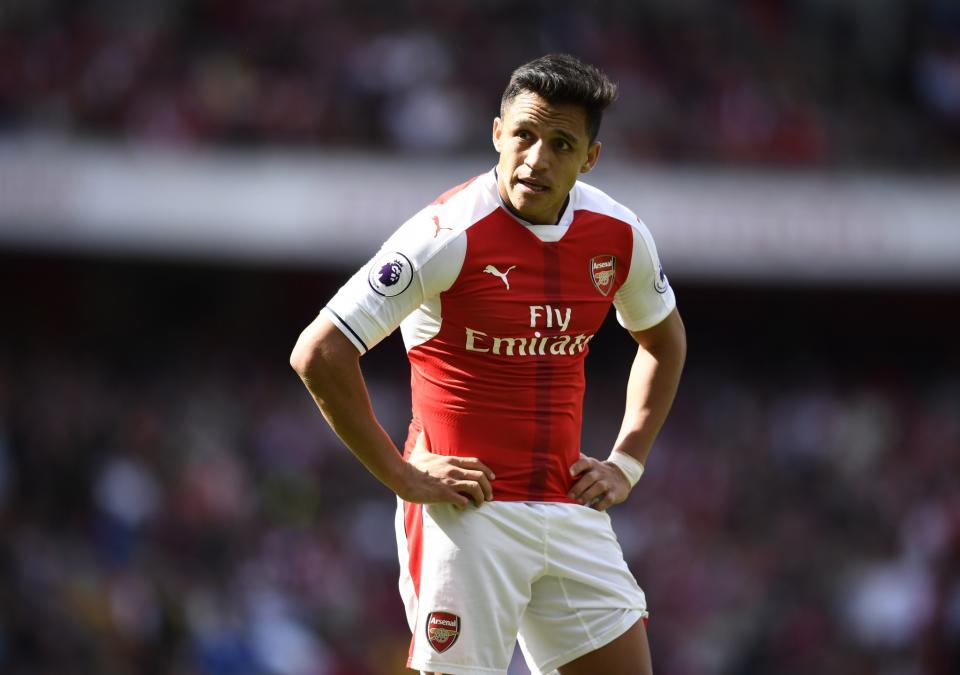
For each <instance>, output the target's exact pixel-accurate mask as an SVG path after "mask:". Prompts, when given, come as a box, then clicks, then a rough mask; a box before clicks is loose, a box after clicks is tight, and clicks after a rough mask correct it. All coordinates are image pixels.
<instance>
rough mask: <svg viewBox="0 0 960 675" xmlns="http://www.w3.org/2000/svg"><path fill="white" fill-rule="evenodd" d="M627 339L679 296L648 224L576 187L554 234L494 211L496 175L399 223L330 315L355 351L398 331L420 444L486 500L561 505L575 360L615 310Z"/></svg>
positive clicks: (576, 389)
mask: <svg viewBox="0 0 960 675" xmlns="http://www.w3.org/2000/svg"><path fill="white" fill-rule="evenodd" d="M611 304H615V305H616V307H617V311H618V319H619V320H620V322H621V324H623V325H624V326H625V327H626V328H628V329H630V330H642V329H644V328H648V327H650V326H653V325H655V324H657V323H659V322H660V321H661V320H663V319H664V318H665V317H666V316H667V315H668V314H669V313H670V311H671V310H672V309H673V307H674V305H675V300H674V297H673V293H672V291H671V289H670V288H669V285H668V284H667V282H666V277H665V276H664V275H663V272H662V269H661V268H660V265H659V262H658V260H657V255H656V249H655V247H654V245H653V241H652V239H651V238H650V235H649V232H648V231H647V230H646V227H645V226H644V225H643V224H642V223H641V222H640V221H639V220H638V219H637V218H636V216H635V215H633V213H632V212H630V211H629V210H627V209H625V208H624V207H622V206H620V205H619V204H617V203H616V202H614V201H613V200H611V199H610V198H609V197H607V196H606V195H604V194H603V193H602V192H600V191H598V190H596V189H594V188H591V187H590V186H587V185H584V184H582V183H577V185H576V186H575V188H574V190H572V191H571V195H570V201H569V203H568V205H567V208H566V210H565V212H564V214H563V216H562V217H561V220H560V222H559V223H558V224H557V225H530V224H528V223H524V222H523V221H520V220H518V219H517V218H516V217H514V216H513V215H511V214H510V213H509V212H508V211H507V210H506V209H505V208H503V206H502V204H501V203H500V200H499V196H498V193H497V187H496V178H495V175H494V174H493V172H490V173H489V174H486V175H484V176H481V177H479V178H478V179H476V180H474V181H472V182H470V183H468V184H465V185H464V186H462V187H461V189H459V190H455V191H451V192H450V193H447V194H445V195H444V197H443V198H441V199H440V200H438V201H437V202H436V203H434V204H432V205H430V206H428V207H427V208H426V209H424V210H423V211H421V212H420V213H418V214H417V215H416V216H414V218H412V219H411V220H410V221H408V222H407V223H405V224H404V226H403V227H401V228H400V230H398V231H397V233H396V234H395V235H394V236H393V237H391V238H390V239H389V240H388V241H387V243H386V244H385V245H384V247H383V248H382V249H381V252H380V253H379V254H378V255H377V256H375V257H374V258H373V260H371V262H370V263H368V265H367V266H365V267H364V268H363V269H362V270H361V271H360V272H358V273H357V274H356V275H354V277H353V278H352V279H351V280H350V282H348V283H347V284H346V285H345V286H344V288H342V289H341V290H340V292H338V294H337V295H336V296H335V297H334V298H333V299H332V300H331V301H330V303H329V304H328V306H327V308H326V310H327V311H328V312H329V314H330V315H331V317H332V318H333V320H334V321H335V323H336V324H337V325H338V327H339V328H340V329H341V330H342V331H343V332H344V334H345V335H347V337H349V338H350V339H351V341H353V343H354V344H355V345H356V346H357V347H358V349H360V350H361V351H365V350H366V349H369V348H370V347H371V346H372V345H373V344H374V343H376V342H378V341H379V340H381V339H383V337H385V336H386V335H387V334H389V332H390V331H392V330H393V329H394V328H396V326H397V325H398V324H399V325H401V328H402V331H403V335H404V341H405V344H406V347H407V354H408V357H409V359H410V364H411V371H412V372H411V387H412V398H413V421H412V423H411V427H410V437H409V438H408V440H407V447H406V451H407V452H409V451H410V449H411V448H412V447H413V444H414V442H415V440H416V436H417V435H418V434H419V433H420V431H421V430H422V431H423V433H424V434H425V438H426V441H427V447H428V448H429V449H430V450H431V451H432V452H435V453H439V454H443V455H459V456H472V457H477V458H479V459H480V460H481V461H482V462H483V463H484V464H486V465H487V466H489V467H490V468H491V469H492V470H493V471H494V473H495V474H496V476H497V479H496V480H495V481H494V482H493V489H494V499H496V500H507V501H564V502H569V501H572V500H570V499H569V498H568V497H567V496H566V494H567V491H568V490H569V489H570V486H571V485H572V483H573V479H572V477H571V476H570V473H569V467H570V465H571V464H573V463H574V462H575V461H576V460H577V459H578V458H579V455H580V433H581V422H582V401H583V393H584V359H585V357H586V355H587V353H588V352H589V344H590V341H591V340H592V338H593V336H594V334H595V333H596V331H597V330H598V329H599V327H600V325H601V324H602V323H603V320H604V318H605V317H606V314H607V312H608V311H609V308H610V305H611Z"/></svg>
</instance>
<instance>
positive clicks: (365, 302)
mask: <svg viewBox="0 0 960 675" xmlns="http://www.w3.org/2000/svg"><path fill="white" fill-rule="evenodd" d="M432 209H433V207H430V206H428V207H427V208H425V209H423V210H422V211H420V212H419V213H418V214H416V215H415V216H414V217H413V218H411V219H410V220H408V221H407V222H406V223H404V224H403V225H402V226H401V227H400V229H398V230H397V231H396V232H394V233H393V235H391V236H390V238H389V239H387V241H386V242H385V243H384V244H383V246H382V247H381V248H380V250H379V251H378V252H377V254H376V255H374V256H373V258H371V259H370V261H369V262H367V264H366V265H364V266H363V267H361V268H360V269H359V270H358V271H357V272H356V274H354V275H353V276H352V277H351V278H350V280H349V281H347V283H346V284H344V285H343V286H342V287H341V288H340V290H339V291H337V293H336V294H335V295H334V296H333V298H331V299H330V301H329V302H328V303H327V305H326V307H324V308H323V311H325V312H326V313H327V315H328V316H329V317H330V318H331V320H332V321H333V322H334V324H335V325H336V326H337V328H339V329H340V331H341V332H342V333H343V334H344V335H345V336H346V337H347V338H348V339H349V340H350V341H351V342H352V343H353V345H354V346H355V347H356V348H357V349H358V350H359V351H360V353H361V354H363V353H366V352H367V351H368V350H370V349H371V348H372V347H373V346H374V345H376V344H377V343H378V342H380V341H381V340H383V339H384V338H386V337H387V336H388V335H390V333H392V332H393V331H394V330H395V329H396V328H397V326H399V325H400V322H401V321H403V319H404V318H406V317H407V315H409V314H410V313H411V312H413V311H414V310H416V309H417V308H418V307H419V306H420V305H422V304H423V303H425V302H427V301H429V300H430V299H431V298H434V297H436V296H437V295H438V294H439V293H441V292H443V291H445V290H447V289H448V288H450V286H452V285H453V282H454V281H455V280H456V278H457V275H458V274H459V273H460V267H461V266H462V265H463V259H464V256H465V255H466V233H465V232H464V231H459V232H456V233H454V232H450V233H447V232H445V231H444V232H441V231H440V230H439V229H437V228H435V227H434V224H433V221H432V219H431V214H432V212H433V211H432ZM438 234H439V235H440V236H438Z"/></svg>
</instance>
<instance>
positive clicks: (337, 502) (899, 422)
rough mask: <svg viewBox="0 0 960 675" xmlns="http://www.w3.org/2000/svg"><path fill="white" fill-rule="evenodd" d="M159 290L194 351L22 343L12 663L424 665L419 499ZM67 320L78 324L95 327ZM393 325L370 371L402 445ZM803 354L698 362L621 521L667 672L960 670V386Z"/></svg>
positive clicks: (5, 559) (243, 667) (607, 381)
mask: <svg viewBox="0 0 960 675" xmlns="http://www.w3.org/2000/svg"><path fill="white" fill-rule="evenodd" d="M65 292H69V290H65ZM120 292H122V291H120ZM238 293H239V291H238ZM141 296H142V294H141ZM184 297H185V296H184ZM238 302H239V300H238ZM147 304H148V307H149V313H150V314H157V313H159V314H160V316H161V317H162V319H161V320H160V323H167V322H174V323H178V324H181V329H180V330H181V332H180V335H181V338H182V339H181V340H179V341H177V342H176V343H171V344H164V340H163V339H160V340H158V342H160V343H161V344H156V343H155V342H151V339H150V337H149V336H146V335H144V336H143V337H142V338H141V341H138V342H137V344H122V342H123V341H122V340H119V339H115V341H110V342H106V343H105V344H103V345H102V350H101V351H99V352H94V351H90V350H88V349H86V348H80V347H78V346H77V342H76V341H75V340H74V339H73V338H69V337H68V341H66V342H61V343H57V342H56V341H50V340H49V339H47V338H41V337H40V336H36V335H31V334H28V335H25V336H21V338H23V341H22V342H20V343H19V344H15V343H7V342H4V343H3V344H6V346H5V347H4V348H3V349H2V350H0V532H2V537H0V671H2V672H3V673H7V674H8V675H27V674H29V675H62V674H63V673H71V674H72V675H85V674H87V673H89V674H91V675H93V674H97V675H127V674H130V675H134V674H137V675H150V674H152V673H156V674H158V675H160V674H163V675H168V674H173V675H394V674H399V673H403V672H407V671H405V670H404V669H403V663H404V661H405V656H406V649H407V641H408V638H409V635H408V632H407V628H406V625H405V622H404V618H403V611H402V606H401V603H400V600H399V595H398V593H397V590H396V580H397V575H398V565H397V562H396V547H395V543H394V535H393V529H392V528H393V509H394V506H395V502H394V500H393V498H392V495H391V494H390V493H389V492H388V491H387V490H386V489H385V488H384V487H382V486H381V485H380V484H379V483H377V482H376V480H375V479H373V478H372V477H371V476H369V475H368V474H366V473H365V471H364V470H363V469H362V468H360V466H359V464H358V463H357V462H356V461H355V460H354V459H353V458H352V456H351V455H350V454H349V452H348V451H347V450H345V449H344V448H343V447H342V446H341V445H340V444H339V442H338V441H337V439H336V438H335V437H333V436H332V435H331V433H330V432H329V430H328V429H327V428H326V426H325V424H324V423H323V421H322V419H321V417H320V415H319V413H318V412H317V411H316V409H315V408H314V407H313V404H312V402H311V401H310V400H309V398H308V396H307V394H306V392H305V391H304V390H303V388H302V386H301V385H300V383H299V381H298V380H297V378H296V376H295V375H294V373H293V372H292V371H290V370H288V368H287V366H286V353H285V352H283V351H282V350H276V352H277V353H272V352H271V353H268V352H266V351H261V352H260V353H259V354H255V353H254V352H256V351H258V350H246V351H243V350H241V351H236V349H235V348H236V342H244V341H249V340H250V337H249V336H244V335H241V334H239V333H237V332H236V331H231V330H223V332H221V333H216V332H214V333H210V332H208V331H209V327H207V328H204V329H203V331H201V332H192V331H191V329H190V328H188V327H183V326H184V325H185V322H186V323H189V319H188V318H185V317H184V316H183V315H182V313H180V314H178V313H176V312H173V311H171V310H170V309H169V308H168V309H164V308H162V307H157V306H155V305H153V304H152V303H147ZM171 306H172V305H171ZM101 311H102V314H100V315H99V316H100V318H99V319H98V318H97V317H98V313H97V307H87V308H86V309H85V310H84V312H85V313H84V316H86V317H88V320H89V321H90V322H96V321H102V320H103V318H104V317H108V316H110V315H111V312H112V311H114V310H112V309H110V308H109V303H107V305H104V306H103V307H102V308H101ZM41 312H43V310H41ZM42 316H45V317H46V318H45V319H44V321H45V323H46V326H47V328H46V329H45V330H49V331H50V332H51V334H54V335H57V334H61V330H60V328H59V326H61V325H63V326H69V325H71V324H73V319H70V318H64V317H62V316H58V315H57V313H56V312H54V311H51V310H46V313H45V314H42ZM127 316H131V317H133V314H130V315H127ZM246 319H247V320H248V321H249V326H250V328H251V330H256V331H261V332H262V331H264V330H265V329H266V328H269V327H271V326H272V324H271V322H270V317H269V315H264V314H260V313H254V314H253V315H252V316H247V317H246ZM132 320H133V321H134V322H135V321H136V320H137V319H136V318H133V319H132ZM304 320H305V321H306V320H309V317H304ZM76 327H77V329H79V328H80V326H79V324H76ZM63 335H66V336H69V335H70V331H69V329H68V330H67V331H65V332H63ZM283 337H288V338H289V340H288V341H289V342H290V343H291V344H292V341H293V339H294V337H295V334H293V333H292V332H291V334H290V335H286V333H284V336H283ZM693 337H694V338H695V342H699V343H700V344H704V343H705V342H706V341H707V340H708V339H709V338H708V337H707V336H705V335H703V334H699V333H698V334H696V335H694V336H693ZM7 338H10V334H9V333H8V334H7ZM608 338H610V336H608ZM154 339H156V338H154ZM610 339H612V338H610ZM623 339H624V340H625V341H626V338H625V337H624V338H623ZM391 340H392V342H387V343H385V344H384V345H383V346H381V347H380V348H378V350H377V351H379V352H380V354H377V353H376V352H375V353H374V354H371V355H370V356H368V357H365V360H364V364H365V373H366V376H367V378H368V382H369V384H370V389H371V394H372V397H373V400H374V405H375V407H376V409H377V411H378V413H379V414H380V417H381V419H382V421H383V422H384V424H385V427H386V428H387V429H388V430H389V431H390V432H391V433H392V434H393V435H394V437H395V438H396V439H397V440H402V434H403V432H404V430H405V426H406V422H407V415H408V414H409V397H408V394H407V386H408V385H407V374H406V370H405V361H404V359H403V353H402V348H401V347H400V345H399V344H398V343H397V342H396V340H395V338H391ZM70 344H73V346H74V348H75V349H74V350H73V351H71V348H70V346H69V345H70ZM607 344H608V348H607V349H605V350H600V351H597V352H596V353H595V354H591V356H590V358H589V359H588V367H589V368H591V371H590V378H589V379H590V383H591V387H590V390H589V392H588V397H587V402H588V406H587V409H586V411H585V414H586V435H585V438H584V447H585V450H586V451H588V452H590V453H591V454H595V455H603V454H605V453H606V451H607V450H606V449H607V448H608V447H609V444H610V443H611V442H612V439H613V437H614V435H615V433H616V429H617V428H618V426H619V416H620V411H621V410H622V390H623V389H622V387H623V384H624V383H623V380H624V378H625V377H626V374H625V372H624V370H623V366H622V363H623V362H624V361H625V360H626V359H627V358H628V352H627V350H628V349H629V347H628V345H627V344H626V342H623V343H620V347H621V348H622V349H620V348H618V347H616V344H617V343H616V342H615V341H612V342H608V343H607ZM24 345H27V347H24ZM794 348H799V344H798V345H794V346H790V345H781V347H780V349H782V350H784V355H782V356H781V357H780V358H781V359H782V360H783V363H784V366H783V367H782V368H777V367H771V368H760V369H756V370H755V371H752V372H749V371H743V370H740V369H737V368H731V367H730V365H729V364H727V365H725V363H724V361H723V360H722V359H712V358H708V359H706V360H704V357H703V352H702V349H701V352H700V355H699V356H698V355H697V354H696V353H693V352H692V354H693V355H694V357H695V360H694V361H693V362H692V363H691V365H690V367H689V368H688V373H687V376H686V379H685V380H684V383H683V386H682V390H681V393H680V396H679V398H678V401H677V404H676V407H675V410H674V412H673V415H672V417H671V420H670V421H669V422H668V425H667V427H666V428H665V430H664V433H663V434H662V437H661V438H660V439H659V441H658V444H657V447H656V449H655V451H654V454H653V456H652V458H651V460H650V462H649V465H648V471H647V473H646V475H645V476H644V478H643V480H642V481H641V483H640V484H639V487H638V489H637V490H635V493H634V494H633V495H632V496H631V499H630V500H629V502H628V503H626V504H624V505H621V506H619V507H616V508H615V509H614V511H613V512H612V513H613V517H614V522H615V527H616V529H617V531H618V533H619V536H620V540H621V543H622V546H623V549H624V551H625V554H626V556H627V558H628V561H629V562H630V564H631V567H632V569H633V570H634V573H635V574H636V576H637V577H638V579H639V581H640V583H641V585H642V586H643V587H644V588H645V590H646V593H647V598H648V602H649V604H650V609H651V621H650V624H649V631H650V635H651V642H652V644H653V646H654V655H655V660H656V664H657V672H660V673H665V674H669V675H770V674H772V673H776V674H777V675H794V674H796V675H801V674H802V675H809V674H810V673H817V674H818V675H850V674H851V673H857V674H858V675H948V674H950V673H957V672H960V415H958V411H960V378H958V376H957V373H956V372H952V373H951V372H949V371H945V372H940V373H933V374H927V375H919V374H917V373H916V372H914V371H912V370H910V369H909V368H902V369H901V368H897V367H896V366H894V365H891V367H889V368H885V369H878V370H876V371H870V372H868V373H866V374H863V375H858V376H857V377H853V378H845V377H842V376H837V375H832V374H830V371H829V370H828V369H825V368H824V369H819V370H815V371H809V372H797V371H796V369H794V370H793V371H791V370H790V369H791V366H790V364H791V363H792V361H791V359H790V358H789V352H790V351H791V349H794ZM130 354H133V355H134V357H130ZM617 355H619V356H620V357H622V358H618V356H617ZM523 672H525V670H523V668H522V667H521V666H520V665H519V664H517V665H516V666H515V667H514V668H513V669H511V675H516V674H519V673H523Z"/></svg>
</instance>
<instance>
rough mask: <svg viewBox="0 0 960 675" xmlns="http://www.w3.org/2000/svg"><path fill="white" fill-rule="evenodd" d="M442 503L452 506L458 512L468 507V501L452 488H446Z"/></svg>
mask: <svg viewBox="0 0 960 675" xmlns="http://www.w3.org/2000/svg"><path fill="white" fill-rule="evenodd" d="M445 497H446V498H445V499H444V500H443V501H445V502H449V503H450V504H453V506H454V507H455V508H457V509H459V510H461V511H462V510H463V509H465V508H467V506H469V505H470V500H469V499H468V498H467V497H464V496H463V495H462V494H460V493H459V492H457V491H456V490H455V489H453V488H452V487H448V488H447V492H446V495H445Z"/></svg>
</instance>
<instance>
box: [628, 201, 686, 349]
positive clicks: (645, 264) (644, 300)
mask: <svg viewBox="0 0 960 675" xmlns="http://www.w3.org/2000/svg"><path fill="white" fill-rule="evenodd" d="M631 227H632V230H633V254H632V256H631V258H630V270H629V271H628V272H627V279H626V281H624V283H623V285H622V286H620V289H619V290H618V291H617V293H616V295H615V296H614V298H613V304H614V307H616V310H617V321H619V322H620V325H621V326H623V327H624V328H626V329H627V330H629V331H638V330H646V329H647V328H651V327H653V326H656V325H657V324H658V323H660V322H661V321H663V320H664V319H665V318H667V315H669V314H670V312H672V311H673V310H674V308H675V307H676V306H677V300H676V297H675V296H674V294H673V289H672V288H671V287H670V282H669V281H668V280H667V276H666V274H664V272H663V265H661V263H660V258H659V256H658V255H657V247H656V245H655V244H654V243H653V237H652V236H651V235H650V231H649V230H648V229H647V226H646V225H644V224H643V222H641V221H640V220H639V219H637V222H636V223H635V224H631Z"/></svg>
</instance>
